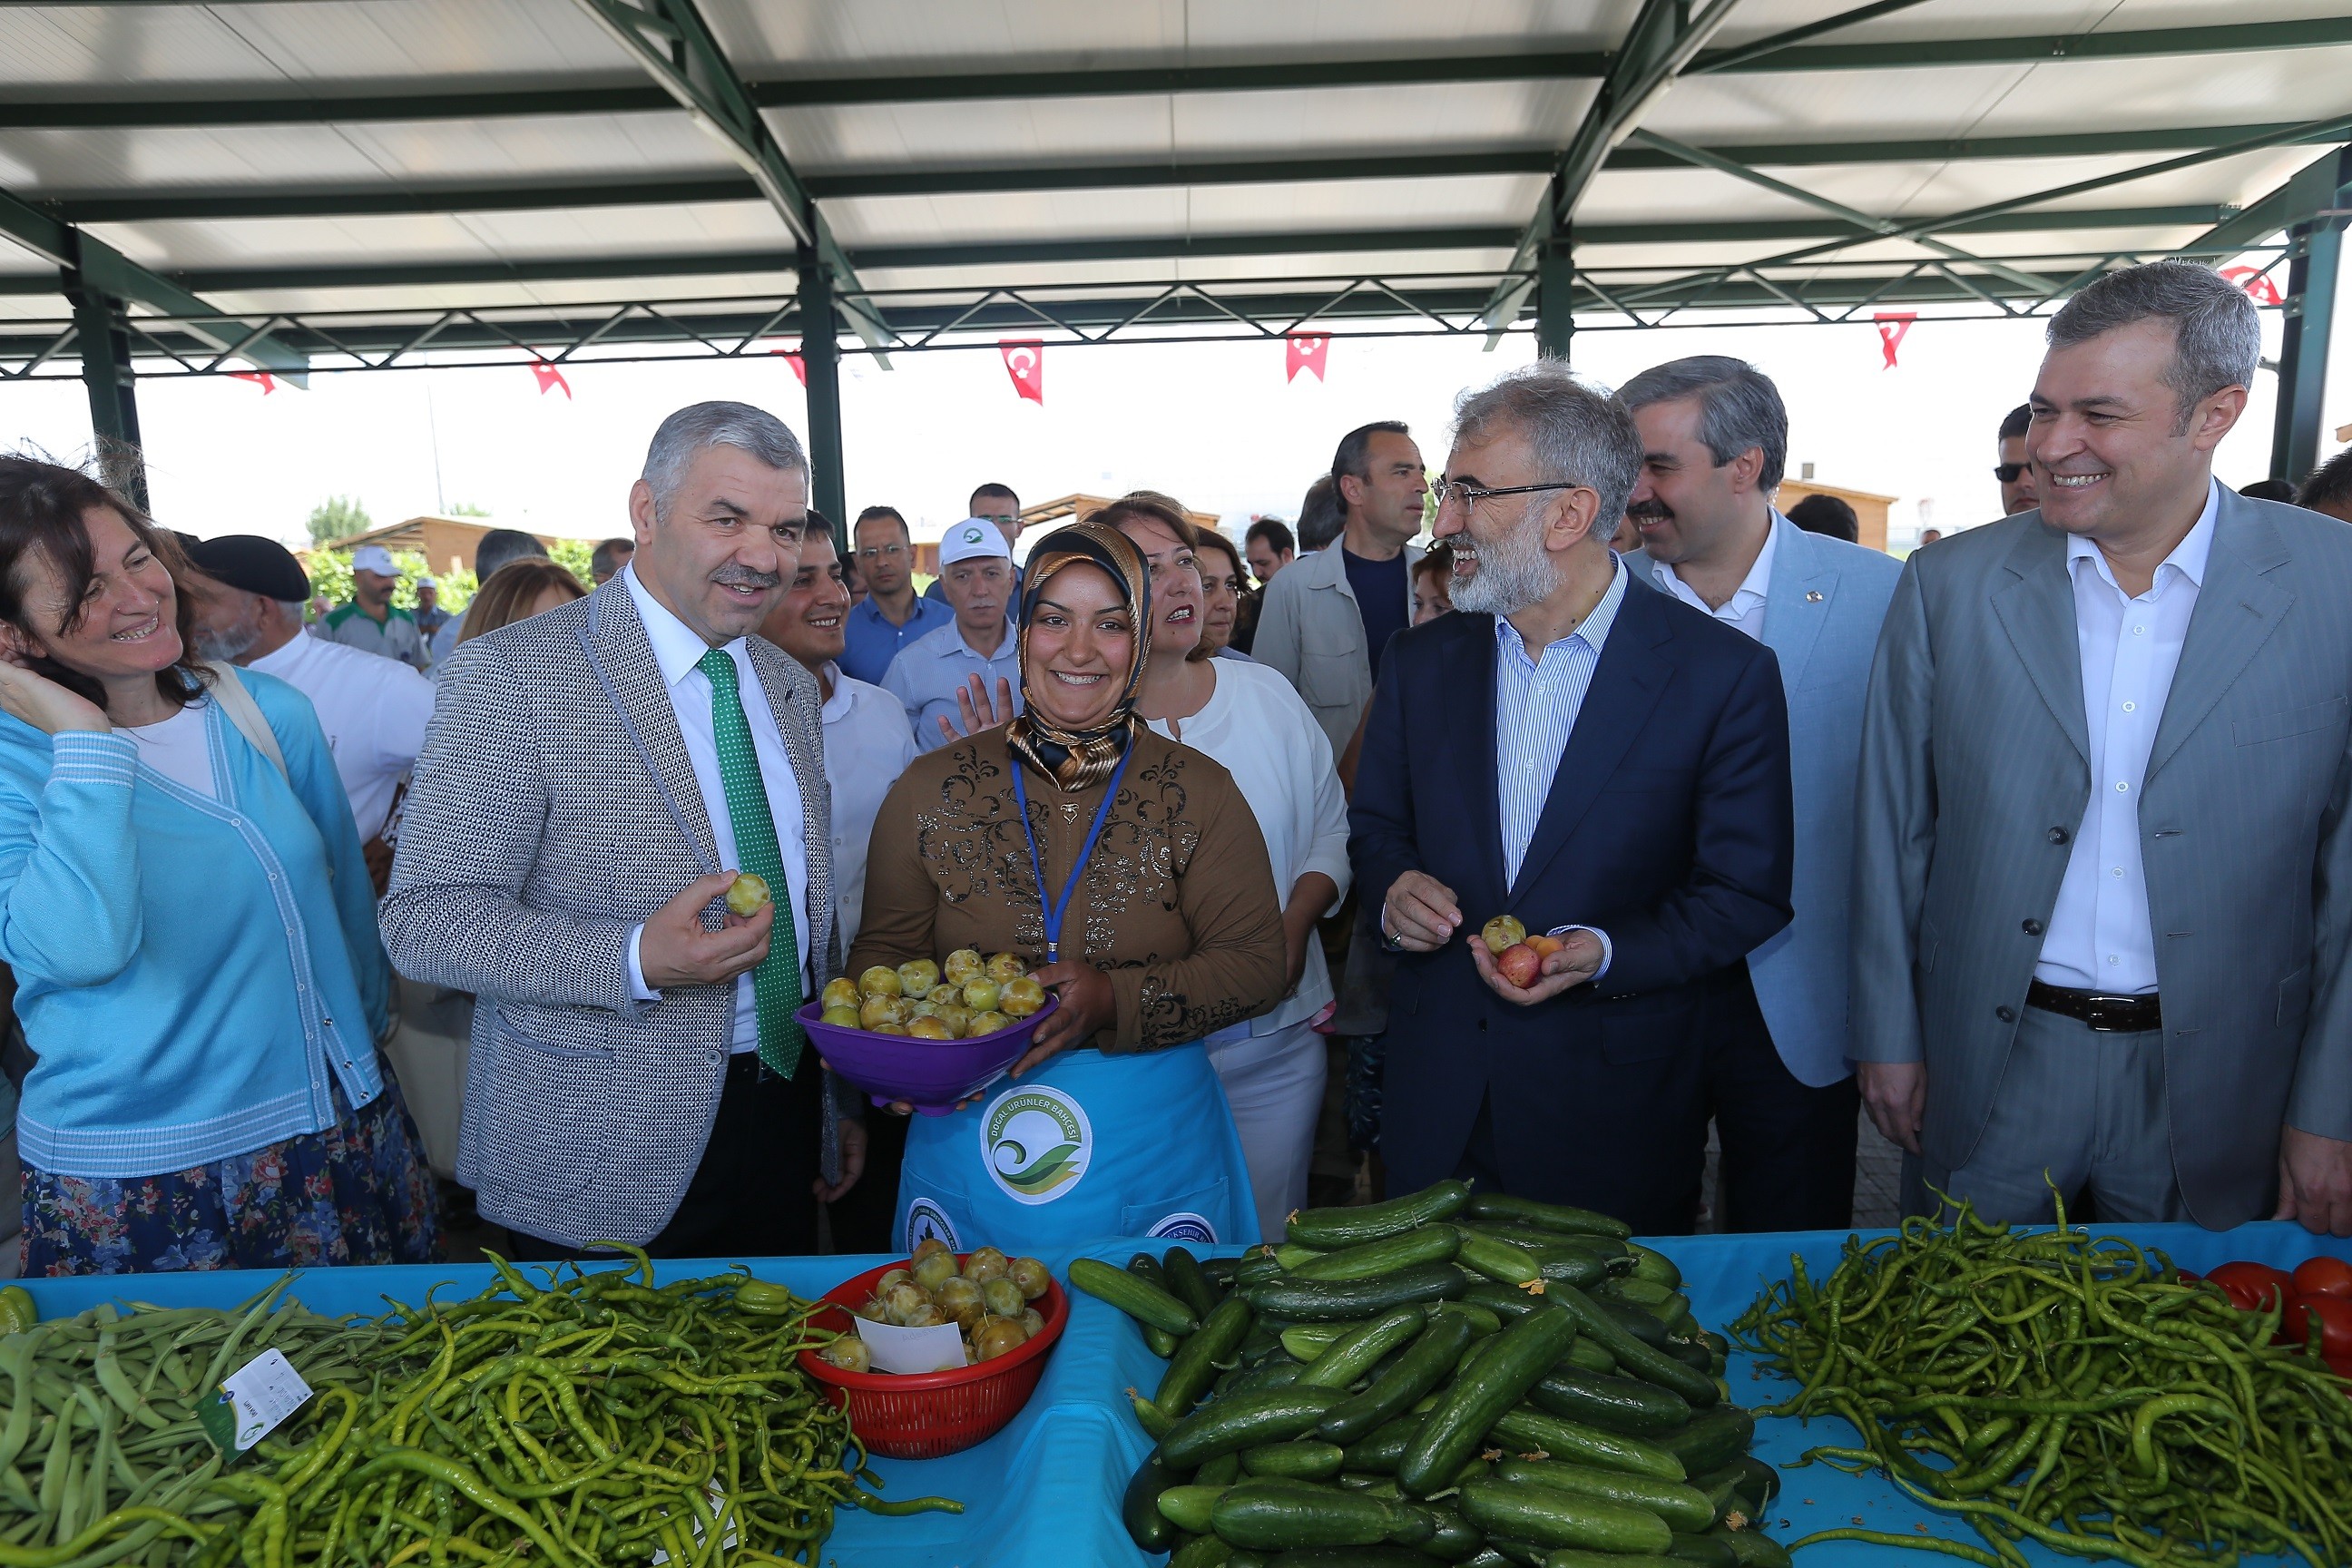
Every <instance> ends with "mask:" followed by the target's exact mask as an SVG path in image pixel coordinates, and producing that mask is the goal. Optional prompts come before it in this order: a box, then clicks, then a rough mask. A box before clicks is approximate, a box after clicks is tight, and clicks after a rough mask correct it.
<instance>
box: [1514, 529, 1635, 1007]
mask: <svg viewBox="0 0 2352 1568" xmlns="http://www.w3.org/2000/svg"><path fill="white" fill-rule="evenodd" d="M1611 559H1612V562H1613V563H1614V564H1615V566H1616V568H1617V576H1616V580H1615V581H1613V582H1612V583H1611V584H1609V591H1608V592H1607V593H1605V594H1603V595H1601V602H1600V603H1599V604H1598V605H1594V606H1593V607H1592V613H1591V615H1589V616H1585V617H1584V624H1583V625H1582V626H1578V627H1577V628H1576V630H1574V631H1572V632H1570V633H1569V634H1568V636H1566V637H1562V638H1560V639H1559V641H1558V642H1556V643H1553V644H1551V645H1550V646H1549V647H1546V648H1545V649H1544V650H1543V652H1542V653H1541V654H1540V655H1538V657H1536V658H1528V645H1527V642H1526V640H1525V639H1524V638H1522V637H1520V636H1519V629H1518V627H1517V626H1513V625H1511V623H1510V621H1509V620H1508V619H1507V618H1506V617H1505V616H1496V617H1495V779H1496V790H1497V794H1498V796H1499V798H1498V799H1497V801H1496V805H1498V806H1499V808H1500V812H1501V821H1502V826H1503V886H1505V887H1506V888H1508V887H1512V886H1514V885H1515V884H1517V881H1518V879H1519V863H1520V862H1521V861H1523V860H1525V859H1526V858H1527V855H1528V842H1529V841H1530V840H1532V839H1533V838H1534V837H1535V836H1536V824H1537V822H1538V821H1539V820H1541V818H1542V816H1543V809H1544V802H1545V801H1547V800H1549V798H1550V797H1551V783H1552V778H1553V776H1554V775H1555V774H1557V773H1559V759H1560V753H1561V752H1565V751H1566V750H1567V749H1568V737H1569V734H1570V731H1573V730H1575V728H1576V716H1577V714H1578V713H1580V712H1581V711H1582V710H1583V708H1584V694H1585V693H1586V692H1588V691H1590V690H1591V689H1592V672H1593V670H1594V669H1595V668H1597V667H1598V666H1599V665H1600V663H1601V648H1602V647H1604V646H1605V645H1606V644H1607V643H1608V641H1609V628H1610V627H1611V626H1615V625H1616V624H1617V611H1618V609H1619V607H1620V606H1621V605H1623V604H1624V603H1625V584H1626V582H1627V581H1628V579H1627V577H1626V575H1625V563H1624V562H1623V561H1622V560H1617V559H1616V558H1615V557H1613V556H1612V558H1611ZM1559 930H1560V931H1572V930H1573V931H1592V934H1593V935H1595V936H1597V937H1599V938H1600V939H1601V973H1604V974H1605V973H1608V970H1609V961H1610V959H1611V958H1612V957H1614V956H1615V954H1614V952H1613V950H1612V944H1611V942H1610V941H1609V934H1608V933H1607V932H1606V931H1599V930H1596V929H1594V928H1593V927H1591V926H1562V927H1561V928H1559ZM1553 934H1554V935H1558V934H1559V931H1555V932H1554V933H1553ZM1596 978H1597V976H1596Z"/></svg>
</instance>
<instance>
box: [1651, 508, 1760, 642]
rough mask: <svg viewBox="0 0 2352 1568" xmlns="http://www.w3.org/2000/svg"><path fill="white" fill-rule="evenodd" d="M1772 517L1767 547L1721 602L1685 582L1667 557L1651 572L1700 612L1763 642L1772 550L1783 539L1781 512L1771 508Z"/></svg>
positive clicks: (1658, 581)
mask: <svg viewBox="0 0 2352 1568" xmlns="http://www.w3.org/2000/svg"><path fill="white" fill-rule="evenodd" d="M1768 521H1769V526H1767V528H1766V529H1765V531H1764V548H1763V549H1761V550H1759V551H1758V552H1756V564H1755V565H1753V566H1750V567H1749V568H1748V575H1747V576H1746V577H1745V578H1744V579H1742V580H1741V582H1740V584H1739V586H1738V587H1737V588H1735V589H1733V590H1732V591H1731V597H1729V598H1728V599H1726V600H1725V601H1724V602H1723V603H1722V605H1720V606H1717V605H1709V604H1708V603H1707V602H1706V600H1705V599H1702V598H1700V597H1699V596H1698V595H1696V593H1694V592H1692V590H1691V585H1690V584H1687V583H1685V582H1684V581H1683V580H1682V578H1681V577H1680V576H1678V575H1676V574H1675V569H1674V568H1673V567H1671V566H1669V565H1667V564H1666V563H1664V562H1663V561H1653V562H1651V563H1650V573H1651V575H1652V576H1653V577H1654V579H1655V580H1656V582H1657V584H1658V586H1659V587H1661V588H1664V590H1665V591H1666V592H1667V593H1669V594H1672V595H1674V596H1675V598H1677V599H1680V600H1681V601H1682V602H1683V603H1684V604H1685V605H1689V606H1690V607H1691V608H1692V609H1694V610H1696V611H1697V612H1699V614H1701V615H1703V616H1714V617H1715V618H1716V619H1717V620H1718V621H1721V622H1722V623H1723V624H1724V625H1726V626H1731V627H1734V628H1736V629H1737V630H1739V631H1743V632H1745V633H1747V634H1748V636H1749V637H1754V638H1755V639H1756V640H1757V641H1758V642H1762V641H1763V640H1764V601H1765V599H1766V598H1767V597H1768V596H1769V593H1770V590H1771V586H1772V551H1773V549H1774V547H1775V546H1777V545H1778V544H1779V543H1780V513H1779V512H1777V511H1774V512H1771V513H1770V514H1769V520H1768Z"/></svg>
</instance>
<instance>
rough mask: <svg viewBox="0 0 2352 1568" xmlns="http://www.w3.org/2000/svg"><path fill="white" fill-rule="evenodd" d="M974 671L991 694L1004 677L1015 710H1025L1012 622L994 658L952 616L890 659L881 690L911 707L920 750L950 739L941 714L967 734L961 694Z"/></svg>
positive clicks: (1017, 641)
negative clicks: (946, 737) (958, 697)
mask: <svg viewBox="0 0 2352 1568" xmlns="http://www.w3.org/2000/svg"><path fill="white" fill-rule="evenodd" d="M974 675H977V676H979V677H980V679H981V681H982V684H983V685H985V686H986V687H987V688H988V692H989V695H990V696H991V697H994V696H995V694H996V682H997V679H998V678H999V677H1000V676H1001V677H1003V679H1004V680H1005V682H1006V683H1007V684H1008V685H1010V686H1011V687H1012V688H1013V711H1014V712H1015V713H1018V712H1020V711H1021V639H1020V637H1019V635H1018V634H1017V633H1016V632H1015V631H1014V629H1013V623H1012V622H1011V621H1009V620H1008V621H1006V622H1005V623H1004V640H1003V642H1001V643H999V644H997V645H996V657H995V658H981V657H980V655H978V654H976V653H974V652H973V651H972V650H971V645H970V644H969V643H967V642H965V641H964V640H963V628H962V627H961V626H958V625H956V623H955V617H954V616H953V615H950V616H949V617H948V624H947V625H945V626H941V627H940V628H939V629H938V630H936V631H930V632H926V633H924V634H923V635H922V636H921V637H918V638H916V639H915V641H914V642H913V643H912V644H911V645H909V646H908V649H907V651H906V652H904V653H902V654H900V655H899V656H898V658H895V659H893V660H892V661H891V663H890V668H889V669H888V670H887V672H886V673H885V674H884V675H883V677H882V689H883V690H885V691H887V692H888V693H889V694H890V695H891V696H893V697H895V698H897V699H898V701H899V704H900V705H901V706H902V707H904V708H905V709H906V710H907V722H908V724H909V725H910V726H912V727H913V730H914V732H915V749H916V750H917V751H919V752H929V751H932V750H935V749H936V748H938V747H940V746H944V745H946V744H947V742H946V741H945V740H944V739H942V738H941V737H940V724H939V721H940V720H941V719H945V720H946V721H948V723H949V724H950V726H951V727H953V728H954V730H955V731H956V732H957V733H959V734H961V733H962V731H963V716H962V714H961V712H960V711H959V710H957V707H956V693H957V692H959V691H961V690H964V689H966V685H965V683H966V680H967V678H969V677H971V676H974Z"/></svg>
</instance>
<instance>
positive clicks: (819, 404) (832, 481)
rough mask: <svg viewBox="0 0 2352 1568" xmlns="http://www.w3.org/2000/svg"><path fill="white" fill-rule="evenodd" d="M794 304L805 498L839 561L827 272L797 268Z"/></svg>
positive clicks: (835, 328) (840, 508)
mask: <svg viewBox="0 0 2352 1568" xmlns="http://www.w3.org/2000/svg"><path fill="white" fill-rule="evenodd" d="M796 300H797V303H798V305H799V314H800V324H801V378H802V380H803V382H805V383H806V384H807V390H808V456H809V470H810V474H809V477H810V480H811V493H810V495H809V500H810V501H811V502H813V503H814V505H815V507H816V509H817V510H819V511H821V512H823V513H824V515H825V518H826V520H827V521H830V522H831V523H832V524H833V531H834V539H835V544H836V545H837V546H838V547H839V548H840V550H841V551H842V552H843V558H844V559H847V552H848V550H849V543H848V529H849V499H848V498H849V490H848V479H847V478H846V476H845V475H844V473H843V472H842V466H841V328H840V325H839V323H838V320H837V318H836V317H835V312H834V308H833V276H832V274H831V273H829V272H827V271H826V270H825V269H824V268H822V267H818V266H815V265H814V264H811V265H809V266H805V267H803V268H801V269H800V288H799V290H798V293H797V296H796Z"/></svg>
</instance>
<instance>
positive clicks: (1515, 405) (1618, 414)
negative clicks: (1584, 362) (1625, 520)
mask: <svg viewBox="0 0 2352 1568" xmlns="http://www.w3.org/2000/svg"><path fill="white" fill-rule="evenodd" d="M1500 426H1515V427H1517V429H1519V430H1521V431H1524V432H1525V433H1526V435H1527V437H1528V445H1529V446H1530V447H1533V448H1534V451H1535V460H1536V472H1537V475H1538V478H1539V479H1546V480H1553V479H1558V480H1565V481H1567V482H1570V483H1572V484H1578V485H1588V486H1590V487H1591V488H1592V489H1594V490H1597V491H1599V492H1600V495H1601V510H1599V511H1598V512H1597V513H1595V514H1594V518H1593V523H1592V528H1593V536H1594V537H1595V538H1603V537H1606V535H1605V534H1604V533H1603V532H1602V530H1603V529H1604V528H1605V529H1607V530H1608V531H1612V532H1613V531H1615V529H1616V527H1617V519H1618V518H1619V517H1620V516H1622V514H1623V513H1624V510H1625V498H1626V497H1628V496H1630V495H1632V494H1633V485H1634V483H1635V481H1636V480H1638V479H1640V478H1641V477H1642V433H1641V432H1640V431H1639V430H1637V429H1635V428H1634V427H1633V413H1632V411H1631V410H1629V409H1628V408H1627V407H1626V406H1625V405H1624V403H1623V401H1622V399H1620V398H1619V397H1617V396H1616V395H1614V394H1612V392H1610V390H1609V389H1608V388H1607V387H1605V386H1602V385H1601V384H1599V383H1597V382H1591V381H1587V380H1585V379H1584V378H1583V377H1581V376H1580V375H1578V374H1575V373H1574V372H1572V371H1570V369H1569V368H1568V363H1567V362H1566V361H1565V360H1556V359H1544V360H1538V361H1536V363H1533V364H1530V365H1523V366H1521V367H1520V368H1519V369H1517V370H1515V371H1512V372H1510V373H1509V374H1507V375H1504V376H1503V377H1501V378H1500V379H1499V380H1497V381H1495V382H1493V383H1491V384H1488V385H1486V386H1484V387H1482V388H1480V389H1479V390H1478V391H1476V392H1465V393H1464V394H1463V395H1462V396H1461V398H1460V399H1459V400H1457V401H1456V402H1455V404H1454V436H1455V438H1456V439H1458V440H1463V441H1469V442H1473V443H1477V442H1484V441H1488V440H1491V439H1493V438H1494V437H1496V436H1497V435H1499V434H1501V430H1500V428H1498V427H1500Z"/></svg>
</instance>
